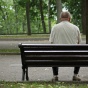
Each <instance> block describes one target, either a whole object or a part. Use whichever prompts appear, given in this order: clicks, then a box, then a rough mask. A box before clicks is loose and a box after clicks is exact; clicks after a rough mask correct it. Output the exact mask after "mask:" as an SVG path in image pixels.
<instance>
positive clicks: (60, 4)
mask: <svg viewBox="0 0 88 88" xmlns="http://www.w3.org/2000/svg"><path fill="white" fill-rule="evenodd" d="M56 7H57V23H59V22H60V13H61V11H62V3H61V0H56Z"/></svg>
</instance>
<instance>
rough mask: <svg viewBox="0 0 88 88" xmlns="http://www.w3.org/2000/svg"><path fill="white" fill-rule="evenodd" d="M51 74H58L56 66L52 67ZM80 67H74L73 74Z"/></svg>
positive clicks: (77, 71) (76, 72)
mask: <svg viewBox="0 0 88 88" xmlns="http://www.w3.org/2000/svg"><path fill="white" fill-rule="evenodd" d="M52 70H53V75H58V67H52ZM79 70H80V67H74V74H78V73H79Z"/></svg>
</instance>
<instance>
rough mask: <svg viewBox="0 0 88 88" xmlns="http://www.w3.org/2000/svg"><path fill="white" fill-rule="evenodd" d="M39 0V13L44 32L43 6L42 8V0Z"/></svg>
mask: <svg viewBox="0 0 88 88" xmlns="http://www.w3.org/2000/svg"><path fill="white" fill-rule="evenodd" d="M39 1H40V3H39V5H40V13H41V21H42V27H43V32H44V33H46V26H45V21H44V15H43V8H42V0H39Z"/></svg>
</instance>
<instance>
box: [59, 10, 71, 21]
mask: <svg viewBox="0 0 88 88" xmlns="http://www.w3.org/2000/svg"><path fill="white" fill-rule="evenodd" d="M60 19H61V20H68V19H71V14H70V13H69V12H68V11H66V12H61V14H60Z"/></svg>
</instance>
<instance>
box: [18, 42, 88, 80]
mask: <svg viewBox="0 0 88 88" xmlns="http://www.w3.org/2000/svg"><path fill="white" fill-rule="evenodd" d="M19 48H20V52H21V61H22V80H23V81H24V80H25V77H26V80H27V81H28V80H29V77H28V67H53V66H58V67H74V66H80V67H87V66H88V45H87V44H71V45H70V44H68V45H65V44H63V45H57V44H19ZM25 75H26V76H25Z"/></svg>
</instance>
